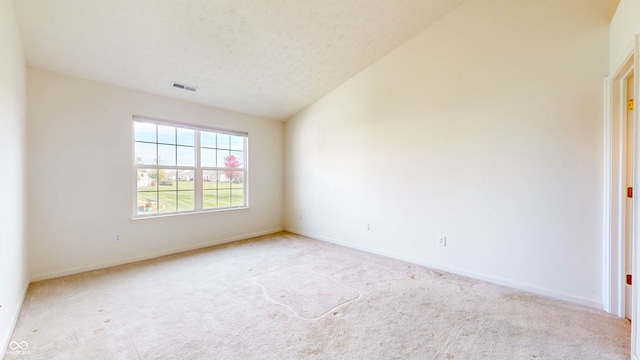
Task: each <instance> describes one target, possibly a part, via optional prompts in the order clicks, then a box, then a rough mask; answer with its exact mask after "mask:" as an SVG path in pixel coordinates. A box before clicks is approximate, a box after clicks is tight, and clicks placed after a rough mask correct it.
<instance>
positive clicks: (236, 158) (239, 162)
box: [227, 151, 244, 169]
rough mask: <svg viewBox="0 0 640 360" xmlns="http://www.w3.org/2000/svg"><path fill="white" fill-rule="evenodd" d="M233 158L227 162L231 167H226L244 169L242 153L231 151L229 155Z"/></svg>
mask: <svg viewBox="0 0 640 360" xmlns="http://www.w3.org/2000/svg"><path fill="white" fill-rule="evenodd" d="M230 156H232V157H233V158H232V160H230V161H229V163H230V164H231V165H233V166H227V167H230V168H234V169H235V168H243V167H244V153H243V152H242V151H232V152H231V155H230Z"/></svg>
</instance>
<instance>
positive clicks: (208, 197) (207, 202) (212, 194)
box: [202, 190, 218, 209]
mask: <svg viewBox="0 0 640 360" xmlns="http://www.w3.org/2000/svg"><path fill="white" fill-rule="evenodd" d="M217 207H218V195H217V191H216V190H205V191H203V192H202V208H203V209H215V208H217Z"/></svg>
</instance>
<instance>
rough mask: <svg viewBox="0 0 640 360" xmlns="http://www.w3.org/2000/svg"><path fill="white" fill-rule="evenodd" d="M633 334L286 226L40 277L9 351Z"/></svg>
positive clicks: (298, 347) (383, 348) (442, 352)
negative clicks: (170, 252)
mask: <svg viewBox="0 0 640 360" xmlns="http://www.w3.org/2000/svg"><path fill="white" fill-rule="evenodd" d="M629 331H630V330H629V323H628V322H627V321H626V320H622V319H618V318H615V317H613V316H610V315H607V314H605V313H602V312H599V311H595V310H592V309H588V308H585V307H581V306H576V305H572V304H567V303H564V302H560V301H555V300H550V299H547V298H543V297H539V296H536V295H532V294H528V293H524V292H521V291H516V290H513V289H509V288H505V287H501V286H497V285H492V284H488V283H484V282H480V281H476V280H471V279H468V278H464V277H460V276H455V275H451V274H447V273H442V272H439V271H435V270H431V269H428V268H425V267H422V266H416V265H412V264H409V263H406V262H402V261H397V260H393V259H388V258H384V257H380V256H376V255H372V254H368V253H363V252H359V251H356V250H352V249H347V248H343V247H340V246H336V245H332V244H328V243H324V242H320V241H315V240H311V239H308V238H304V237H301V236H297V235H292V234H288V233H280V234H276V235H271V236H266V237H262V238H258V239H255V240H250V241H243V242H237V243H233V244H229V245H224V246H218V247H213V248H208V249H204V250H199V251H193V252H189V253H184V254H180V255H176V256H169V257H164V258H160V259H154V260H150V261H144V262H140V263H136V264H131V265H125V266H120V267H115V268H110V269H105V270H99V271H93V272H89V273H84V274H79V275H73V276H68V277H64V278H59V279H54V280H49V281H44V282H39V283H34V284H32V285H31V287H30V288H29V292H28V294H27V298H26V300H25V303H24V306H23V309H22V313H21V314H20V318H19V320H18V324H17V327H16V330H15V332H14V334H13V337H12V341H14V342H15V343H12V344H13V345H14V346H13V350H12V349H8V351H7V353H6V356H5V359H91V360H97V359H563V360H565V359H581V360H584V359H594V360H595V359H597V360H602V359H628V354H629V353H630V350H629V347H630V345H629V338H630V336H629ZM17 345H20V346H17Z"/></svg>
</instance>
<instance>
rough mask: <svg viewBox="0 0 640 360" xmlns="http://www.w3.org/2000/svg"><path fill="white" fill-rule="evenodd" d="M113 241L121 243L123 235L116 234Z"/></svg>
mask: <svg viewBox="0 0 640 360" xmlns="http://www.w3.org/2000/svg"><path fill="white" fill-rule="evenodd" d="M113 241H114V242H120V241H122V235H121V234H120V233H115V234H113Z"/></svg>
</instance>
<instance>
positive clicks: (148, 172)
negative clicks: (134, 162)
mask: <svg viewBox="0 0 640 360" xmlns="http://www.w3.org/2000/svg"><path fill="white" fill-rule="evenodd" d="M157 178H158V171H157V170H154V169H138V180H137V183H138V186H137V187H138V191H156V190H158V184H157V181H156V179H157Z"/></svg>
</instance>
